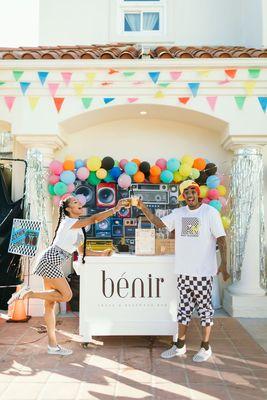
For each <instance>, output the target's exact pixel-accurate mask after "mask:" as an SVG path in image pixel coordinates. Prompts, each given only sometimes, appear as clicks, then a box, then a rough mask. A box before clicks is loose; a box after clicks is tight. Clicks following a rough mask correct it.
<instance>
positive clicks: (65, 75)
mask: <svg viewBox="0 0 267 400" xmlns="http://www.w3.org/2000/svg"><path fill="white" fill-rule="evenodd" d="M61 76H62V78H63V81H64V83H65V85H66V86H68V84H69V83H70V81H71V77H72V72H61Z"/></svg>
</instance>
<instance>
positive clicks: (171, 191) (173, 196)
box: [130, 183, 179, 208]
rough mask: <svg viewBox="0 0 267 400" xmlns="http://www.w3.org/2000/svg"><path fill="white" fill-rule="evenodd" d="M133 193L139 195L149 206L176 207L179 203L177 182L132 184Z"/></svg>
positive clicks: (131, 191)
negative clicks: (168, 183)
mask: <svg viewBox="0 0 267 400" xmlns="http://www.w3.org/2000/svg"><path fill="white" fill-rule="evenodd" d="M130 193H131V195H133V196H137V197H139V198H140V199H141V200H142V201H143V202H144V203H145V204H147V206H148V207H150V206H151V207H152V208H162V207H170V208H172V207H175V206H176V205H177V203H178V194H179V189H178V185H175V184H170V185H167V184H164V183H162V184H146V183H140V184H132V185H131V190H130Z"/></svg>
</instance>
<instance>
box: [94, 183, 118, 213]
mask: <svg viewBox="0 0 267 400" xmlns="http://www.w3.org/2000/svg"><path fill="white" fill-rule="evenodd" d="M96 205H97V207H101V208H103V207H104V208H110V207H114V206H115V205H116V184H115V183H105V182H103V183H99V185H97V187H96Z"/></svg>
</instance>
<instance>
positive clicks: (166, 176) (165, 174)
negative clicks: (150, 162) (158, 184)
mask: <svg viewBox="0 0 267 400" xmlns="http://www.w3.org/2000/svg"><path fill="white" fill-rule="evenodd" d="M160 179H161V181H162V182H164V183H171V182H172V181H173V173H172V172H171V171H169V170H167V169H165V170H164V171H162V172H161V174H160Z"/></svg>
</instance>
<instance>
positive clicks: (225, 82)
mask: <svg viewBox="0 0 267 400" xmlns="http://www.w3.org/2000/svg"><path fill="white" fill-rule="evenodd" d="M229 82H231V81H229V79H224V80H223V81H219V82H218V84H219V85H226V84H227V83H229Z"/></svg>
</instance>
